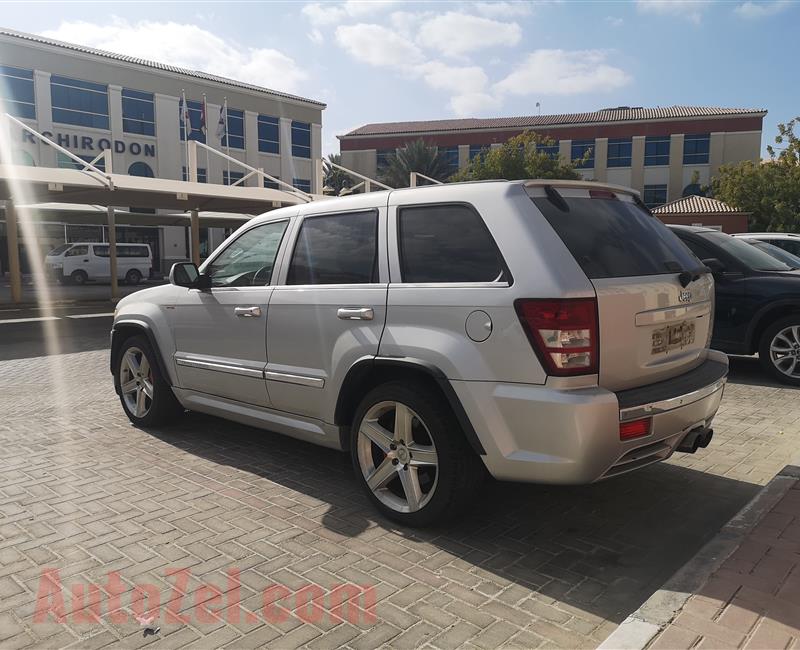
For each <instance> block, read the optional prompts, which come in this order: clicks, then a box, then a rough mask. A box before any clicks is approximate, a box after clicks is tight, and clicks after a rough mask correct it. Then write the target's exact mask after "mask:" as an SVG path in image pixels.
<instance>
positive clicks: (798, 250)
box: [769, 239, 800, 255]
mask: <svg viewBox="0 0 800 650" xmlns="http://www.w3.org/2000/svg"><path fill="white" fill-rule="evenodd" d="M769 243H770V244H776V245H777V246H780V247H781V248H782V249H783V250H785V251H789V252H790V253H791V254H792V255H800V242H795V241H789V240H786V239H776V240H773V241H771V242H769Z"/></svg>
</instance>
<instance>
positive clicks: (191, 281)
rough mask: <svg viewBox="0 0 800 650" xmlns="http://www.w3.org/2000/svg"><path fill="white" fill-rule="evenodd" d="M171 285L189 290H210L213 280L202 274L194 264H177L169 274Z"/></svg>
mask: <svg viewBox="0 0 800 650" xmlns="http://www.w3.org/2000/svg"><path fill="white" fill-rule="evenodd" d="M169 281H170V284H174V285H175V286H176V287H187V288H189V289H208V288H209V287H210V286H211V278H209V277H208V276H207V275H204V274H202V273H200V271H199V270H198V269H197V266H196V265H195V264H194V263H193V262H176V263H175V264H173V265H172V268H171V269H170V272H169Z"/></svg>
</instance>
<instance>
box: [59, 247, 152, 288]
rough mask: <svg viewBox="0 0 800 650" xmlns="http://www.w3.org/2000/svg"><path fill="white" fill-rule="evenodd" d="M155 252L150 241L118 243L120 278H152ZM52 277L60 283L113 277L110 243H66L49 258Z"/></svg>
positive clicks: (130, 280) (134, 280)
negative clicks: (151, 249) (151, 248)
mask: <svg viewBox="0 0 800 650" xmlns="http://www.w3.org/2000/svg"><path fill="white" fill-rule="evenodd" d="M152 267H153V254H152V252H151V251H150V245H149V244H117V279H118V280H124V281H125V282H126V283H127V284H139V283H140V282H141V281H142V279H143V278H149V277H150V269H151V268H152ZM45 268H46V269H47V273H48V275H49V276H50V277H52V278H54V279H56V280H58V281H59V282H70V283H72V284H85V283H86V282H88V281H89V280H108V279H110V278H111V259H110V257H109V245H108V244H107V243H106V244H101V243H97V242H75V243H71V244H62V245H61V246H59V247H58V248H55V249H53V250H52V251H50V252H49V253H48V254H47V257H45Z"/></svg>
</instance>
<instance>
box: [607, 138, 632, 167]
mask: <svg viewBox="0 0 800 650" xmlns="http://www.w3.org/2000/svg"><path fill="white" fill-rule="evenodd" d="M632 150H633V140H632V139H631V138H609V140H608V166H609V167H630V166H631V152H632Z"/></svg>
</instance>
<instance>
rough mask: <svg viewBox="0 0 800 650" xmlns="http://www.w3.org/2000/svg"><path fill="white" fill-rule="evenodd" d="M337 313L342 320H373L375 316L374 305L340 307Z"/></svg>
mask: <svg viewBox="0 0 800 650" xmlns="http://www.w3.org/2000/svg"><path fill="white" fill-rule="evenodd" d="M336 315H337V316H338V317H339V318H341V319H342V320H372V319H373V318H375V312H374V311H373V310H372V307H355V308H352V309H351V308H348V307H339V310H338V311H337V312H336Z"/></svg>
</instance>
